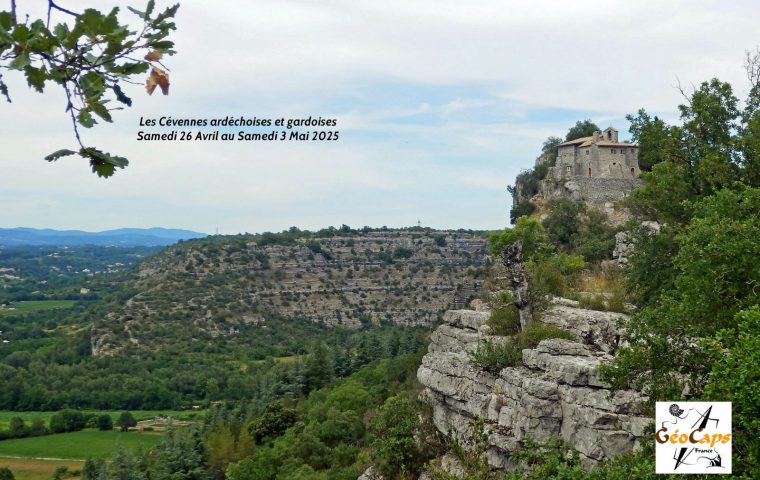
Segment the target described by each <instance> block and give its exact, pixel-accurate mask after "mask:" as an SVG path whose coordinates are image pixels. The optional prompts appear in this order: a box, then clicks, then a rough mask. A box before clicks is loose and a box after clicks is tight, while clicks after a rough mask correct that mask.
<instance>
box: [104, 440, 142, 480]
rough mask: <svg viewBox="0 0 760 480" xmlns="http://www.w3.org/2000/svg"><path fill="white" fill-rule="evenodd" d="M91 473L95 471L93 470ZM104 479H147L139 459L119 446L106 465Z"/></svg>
mask: <svg viewBox="0 0 760 480" xmlns="http://www.w3.org/2000/svg"><path fill="white" fill-rule="evenodd" d="M93 471H95V470H94V469H93ZM95 478H97V477H95ZM101 478H103V477H101ZM105 478H107V479H108V480H146V478H147V477H146V475H145V470H144V468H143V467H142V465H141V464H140V458H139V457H138V456H137V455H135V454H134V453H132V452H130V451H129V450H126V449H125V448H123V447H121V446H119V447H117V449H116V453H115V454H114V456H113V457H112V458H111V461H110V462H108V463H107V465H106V474H105Z"/></svg>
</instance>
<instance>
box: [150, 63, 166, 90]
mask: <svg viewBox="0 0 760 480" xmlns="http://www.w3.org/2000/svg"><path fill="white" fill-rule="evenodd" d="M157 86H158V87H161V93H163V94H164V95H169V74H168V73H166V72H165V71H163V70H161V69H160V68H156V67H153V69H152V70H151V72H150V75H149V76H148V79H147V80H146V81H145V89H146V90H147V91H148V95H153V91H154V90H155V89H156V87H157Z"/></svg>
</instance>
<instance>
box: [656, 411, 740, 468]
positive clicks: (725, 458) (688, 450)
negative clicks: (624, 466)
mask: <svg viewBox="0 0 760 480" xmlns="http://www.w3.org/2000/svg"><path fill="white" fill-rule="evenodd" d="M655 421H656V424H655V435H654V439H655V471H656V472H657V473H716V474H730V473H731V402H657V406H656V407H655Z"/></svg>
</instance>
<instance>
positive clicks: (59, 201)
mask: <svg viewBox="0 0 760 480" xmlns="http://www.w3.org/2000/svg"><path fill="white" fill-rule="evenodd" d="M9 3H10V2H9V1H6V0H0V10H2V9H7V8H8V4H9ZM19 3H20V4H22V5H21V6H20V8H21V9H22V10H23V8H25V7H26V8H29V9H30V10H28V11H27V10H23V11H24V12H25V13H30V14H31V15H32V16H34V15H40V13H41V12H40V11H39V10H34V8H40V7H41V6H42V4H43V3H44V2H19ZM58 3H59V4H61V5H63V6H65V7H68V8H71V9H72V10H77V9H80V10H81V9H82V8H84V6H88V7H94V8H99V9H101V10H110V8H111V7H113V6H115V5H119V6H121V7H125V6H127V5H130V6H134V7H138V8H139V7H142V6H143V5H142V2H141V1H140V0H134V1H130V2H117V1H113V0H112V1H102V0H85V1H76V2H75V1H67V0H60V1H59V2H58ZM38 4H39V5H38ZM157 5H158V6H157V8H165V7H166V6H168V5H169V2H165V1H163V0H157ZM122 10H123V12H122V14H123V18H125V19H126V18H129V17H130V15H131V14H129V12H127V11H126V9H125V8H123V9H122ZM758 18H760V3H759V2H755V1H735V2H728V3H727V2H724V1H668V2H663V1H636V2H631V1H605V2H587V1H574V2H567V1H531V2H524V1H488V0H485V1H476V2H463V1H447V0H435V1H408V0H386V1H382V2H377V1H364V0H341V1H305V0H304V1H289V0H272V1H258V0H255V1H252V0H219V1H215V2H209V1H200V0H198V1H195V0H192V1H191V0H187V1H183V2H181V7H180V10H179V12H178V15H177V18H176V23H177V26H178V28H177V31H176V32H175V33H174V35H173V39H174V40H175V42H176V50H177V54H176V55H174V56H172V57H166V58H165V61H164V63H165V64H166V66H167V67H169V68H170V69H171V73H170V75H171V91H170V94H169V95H168V96H162V95H160V94H158V93H156V94H154V95H153V96H148V95H147V94H146V93H145V90H144V88H143V87H141V86H139V85H137V86H129V87H127V88H125V90H126V92H127V94H128V95H129V96H131V97H132V98H133V100H134V104H133V106H132V108H128V109H126V110H123V111H118V112H114V115H113V116H114V123H113V124H101V125H97V126H96V127H95V128H93V129H90V130H85V131H83V132H82V134H83V140H84V142H85V144H87V145H94V146H98V147H100V148H102V149H103V150H105V151H108V152H112V153H115V154H118V155H122V156H125V157H128V158H129V161H130V165H129V166H128V167H127V168H126V169H124V170H119V171H117V173H116V174H115V175H114V176H113V177H111V178H109V179H103V178H99V177H97V176H95V175H94V174H93V173H91V171H90V169H89V166H88V165H87V162H86V160H83V159H81V158H79V157H75V156H72V157H66V158H63V159H61V160H59V161H58V162H56V163H52V164H51V163H48V162H45V161H44V160H43V158H44V157H45V155H47V154H49V153H51V152H53V151H55V150H58V149H60V148H73V147H74V146H75V140H74V137H73V134H72V130H71V125H70V123H69V119H68V117H67V116H66V114H65V112H64V108H65V105H66V103H65V97H64V95H63V93H62V92H60V91H58V90H59V88H57V87H56V86H55V85H48V87H47V89H46V92H45V93H44V94H38V93H36V92H33V91H31V90H30V89H29V88H27V87H26V86H25V82H24V81H23V78H22V77H21V76H19V75H18V73H17V72H5V71H3V74H4V79H5V81H6V83H8V85H9V87H10V90H11V92H10V93H11V97H12V99H13V103H12V104H7V103H4V102H3V103H1V104H0V172H1V173H0V202H1V203H2V205H3V207H4V208H2V211H1V213H0V227H17V226H25V227H38V228H58V229H82V230H90V231H99V230H105V229H111V228H119V227H153V226H162V227H170V228H186V229H191V230H197V231H202V232H207V233H215V232H217V231H218V232H219V233H224V234H234V233H240V232H251V233H253V232H263V231H279V230H282V229H286V228H288V227H290V226H298V227H299V228H304V229H318V228H323V227H326V226H330V225H335V226H339V225H341V224H347V225H350V226H352V227H362V226H364V225H369V226H373V227H380V226H384V225H385V226H389V227H404V226H411V225H417V224H418V222H419V223H420V224H421V225H422V226H428V227H433V228H471V229H498V228H503V227H504V226H506V225H507V224H508V221H509V206H510V203H511V199H510V197H509V194H508V193H507V190H506V187H507V186H508V185H510V184H512V183H514V178H515V176H516V175H517V174H518V173H519V172H520V171H521V170H524V169H527V168H530V167H532V166H533V164H534V161H535V158H536V157H537V156H538V154H539V153H540V148H541V144H542V142H543V141H544V140H545V139H546V138H547V137H548V136H552V135H553V136H564V135H565V133H566V132H567V129H568V128H569V127H570V126H571V125H572V124H574V123H575V121H577V120H582V119H586V118H590V119H592V120H593V121H594V122H596V123H597V124H598V125H599V126H600V127H601V128H602V129H603V128H606V127H607V126H614V127H616V128H617V129H618V130H619V131H620V134H621V137H622V138H628V137H629V134H628V133H627V132H628V127H629V125H628V122H627V121H626V120H625V116H626V114H629V113H635V112H636V111H637V110H638V109H639V108H645V109H646V110H647V111H648V112H650V113H652V114H657V115H659V116H660V117H661V118H664V119H666V120H667V121H669V122H677V121H678V113H677V111H678V110H677V106H678V104H679V103H681V102H682V101H683V97H681V94H680V93H679V91H678V89H677V88H675V87H676V86H677V85H679V84H680V85H682V86H683V87H685V88H686V89H687V90H688V89H689V88H691V87H692V86H693V85H698V84H699V83H700V82H702V81H705V80H709V79H710V78H712V77H718V78H720V79H721V80H723V81H728V82H730V83H732V84H733V85H734V88H735V91H736V93H737V95H738V96H739V97H740V98H742V97H743V96H744V95H745V94H746V91H747V82H746V78H745V75H744V70H743V68H742V61H743V57H744V52H745V51H746V50H751V49H754V48H755V47H756V46H757V45H758V44H760V36H758V35H757V28H756V26H757V25H756V21H757V19H758ZM63 20H66V17H65V16H64V15H62V14H60V15H54V18H53V21H54V22H55V21H63ZM162 116H170V117H173V118H209V119H210V118H220V117H225V116H235V117H238V116H246V117H259V118H280V117H289V118H306V117H309V116H312V117H318V116H322V117H324V118H335V119H337V122H338V125H337V127H336V128H335V129H336V130H339V131H340V140H339V141H336V142H273V143H265V142H206V143H203V142H139V141H137V132H138V131H140V130H141V129H144V128H141V127H140V126H139V123H140V119H141V118H159V117H162Z"/></svg>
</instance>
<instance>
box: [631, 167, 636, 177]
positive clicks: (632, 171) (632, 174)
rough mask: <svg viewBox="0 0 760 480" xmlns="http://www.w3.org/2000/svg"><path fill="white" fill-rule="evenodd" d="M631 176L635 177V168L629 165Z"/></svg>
mask: <svg viewBox="0 0 760 480" xmlns="http://www.w3.org/2000/svg"><path fill="white" fill-rule="evenodd" d="M631 176H632V177H635V176H636V169H635V168H633V167H631Z"/></svg>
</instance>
